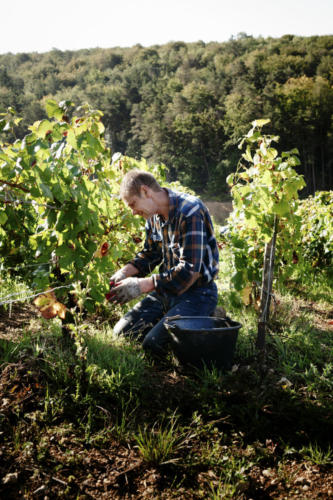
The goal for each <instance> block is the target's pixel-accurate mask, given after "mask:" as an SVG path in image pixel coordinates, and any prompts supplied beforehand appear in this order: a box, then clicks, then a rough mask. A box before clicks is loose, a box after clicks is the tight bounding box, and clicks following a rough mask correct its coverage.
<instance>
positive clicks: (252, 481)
mask: <svg viewBox="0 0 333 500" xmlns="http://www.w3.org/2000/svg"><path fill="white" fill-rule="evenodd" d="M13 313H14V314H13ZM13 313H12V317H11V318H9V317H8V315H6V314H2V316H1V318H0V327H1V338H2V339H4V338H7V339H8V340H11V341H14V342H15V340H17V339H18V338H19V337H20V335H22V332H23V331H24V327H25V325H28V324H29V325H31V322H33V321H34V320H35V312H34V311H33V310H32V308H30V307H27V308H26V309H24V310H22V311H21V314H19V311H16V310H14V311H13ZM150 376H151V384H152V385H151V389H152V393H153V394H154V395H160V398H161V400H160V401H159V398H158V397H157V399H156V401H155V405H157V406H160V405H163V404H165V401H166V400H172V399H173V404H175V405H177V401H176V399H177V398H178V400H179V401H180V400H181V399H183V400H188V401H189V404H191V394H190V393H188V388H186V384H185V383H184V381H185V379H184V377H182V376H181V375H180V374H178V375H177V374H175V373H171V372H168V371H161V372H158V373H153V374H151V375H150ZM44 397H45V381H44V380H43V374H42V373H41V372H40V370H39V367H38V364H36V363H35V362H34V361H33V360H29V359H27V358H25V359H22V360H19V361H18V362H17V363H11V364H7V365H6V366H5V367H2V370H1V372H0V418H3V419H4V420H5V421H6V422H7V423H8V424H11V426H8V428H7V430H6V429H5V431H3V432H0V498H3V499H6V500H7V499H8V500H11V499H12V500H21V499H22V500H23V499H29V500H30V499H39V498H42V499H43V500H50V499H53V498H66V499H67V498H69V499H76V500H77V499H80V500H88V499H96V500H100V499H107V500H108V499H154V500H155V499H161V500H163V499H165V500H169V499H189V500H190V499H191V500H192V499H206V498H208V497H207V496H205V492H206V493H207V484H209V483H210V482H214V481H215V480H217V479H218V478H216V477H215V476H214V474H213V471H211V470H201V471H198V473H195V471H194V472H193V471H192V472H191V474H189V475H188V474H187V473H186V471H184V470H182V469H181V468H180V467H177V466H176V465H175V464H165V465H164V466H160V467H157V468H155V467H151V466H147V465H146V464H145V463H144V461H143V460H142V457H140V454H139V453H138V450H137V449H136V447H135V446H134V447H133V446H130V445H129V444H128V443H127V442H122V441H121V440H118V441H117V440H116V439H114V437H112V435H110V436H109V437H108V438H107V439H105V440H103V442H101V443H96V445H94V444H88V443H87V442H86V441H85V438H84V435H82V431H81V432H80V431H79V429H75V428H74V427H73V426H72V425H71V424H68V425H67V427H66V425H59V424H60V422H55V423H54V425H47V426H45V428H44V429H43V428H41V426H40V423H39V422H38V414H39V413H38V412H39V409H40V408H42V407H43V402H44ZM6 432H13V439H12V440H11V439H10V440H7V439H5V434H6ZM37 436H38V437H37ZM278 446H279V445H278V444H277V443H273V442H268V443H267V442H266V448H265V453H267V454H268V455H270V454H271V456H272V464H273V463H274V460H275V459H274V456H275V453H276V451H277V448H278ZM173 481H177V482H178V483H181V484H182V486H181V487H179V488H178V489H176V490H175V488H174V487H173ZM194 485H195V488H193V486H194ZM199 492H201V493H199ZM2 495H3V496H2ZM214 498H215V497H214ZM216 498H217V497H216ZM221 498H222V497H221ZM228 498H229V497H228ZM233 498H238V499H240V500H250V499H252V500H256V499H258V500H261V499H275V500H282V499H298V500H303V499H304V500H305V499H308V500H312V499H315V498H321V499H327V500H328V499H330V498H333V476H332V473H331V471H329V470H325V469H322V468H320V467H319V466H317V465H313V464H310V463H306V462H303V463H300V462H299V461H298V462H297V461H295V460H293V459H292V458H291V459H290V460H288V461H287V462H286V463H285V464H284V468H283V469H281V470H280V469H278V468H277V467H276V466H275V467H274V466H272V467H269V466H268V467H265V468H263V467H259V466H254V467H252V469H251V471H250V473H249V474H248V479H247V481H246V483H245V484H244V491H243V492H240V493H239V496H237V497H233Z"/></svg>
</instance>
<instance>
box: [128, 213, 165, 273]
mask: <svg viewBox="0 0 333 500" xmlns="http://www.w3.org/2000/svg"><path fill="white" fill-rule="evenodd" d="M145 229H146V239H145V243H144V247H143V249H142V250H140V252H138V253H137V254H136V256H135V257H134V259H132V260H131V261H130V262H129V264H133V266H135V267H136V268H137V269H138V270H139V274H138V275H137V276H138V277H141V278H142V277H144V276H147V275H148V274H150V273H151V272H152V271H153V270H154V268H155V267H156V266H157V265H159V264H160V263H161V261H162V258H163V252H162V240H161V238H159V237H158V236H157V234H156V233H153V231H152V227H151V225H150V224H149V222H147V223H146V227H145Z"/></svg>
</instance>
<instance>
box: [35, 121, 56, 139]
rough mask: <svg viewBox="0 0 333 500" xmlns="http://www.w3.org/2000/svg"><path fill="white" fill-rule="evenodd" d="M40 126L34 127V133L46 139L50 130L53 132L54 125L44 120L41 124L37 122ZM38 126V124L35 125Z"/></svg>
mask: <svg viewBox="0 0 333 500" xmlns="http://www.w3.org/2000/svg"><path fill="white" fill-rule="evenodd" d="M37 123H38V125H37V126H36V127H35V126H34V127H33V131H34V132H35V134H36V136H37V137H40V138H44V137H45V134H46V132H47V131H48V130H52V127H53V125H52V123H51V122H50V121H49V120H42V121H41V122H37ZM34 125H36V124H34Z"/></svg>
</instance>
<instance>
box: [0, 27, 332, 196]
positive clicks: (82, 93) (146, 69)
mask: <svg viewBox="0 0 333 500" xmlns="http://www.w3.org/2000/svg"><path fill="white" fill-rule="evenodd" d="M45 97H48V98H50V97H51V98H54V99H56V100H58V101H61V100H71V101H73V102H74V103H75V104H77V105H79V104H81V103H83V102H86V101H87V102H89V103H90V104H91V105H92V106H94V107H96V108H98V109H100V110H102V111H103V113H104V116H103V122H104V125H105V127H106V139H107V141H108V143H109V145H110V146H111V148H112V150H113V152H117V151H120V152H122V153H126V154H128V155H129V156H132V157H135V158H138V159H139V158H141V157H145V158H146V159H147V160H148V161H150V162H158V163H161V162H162V163H164V164H165V165H167V167H168V168H169V179H170V180H175V179H178V180H180V181H181V182H182V183H183V184H185V185H187V186H189V187H191V188H193V189H195V190H196V191H197V192H199V193H201V194H206V195H209V196H217V197H223V196H225V195H226V193H228V188H227V186H226V177H227V175H228V174H229V173H230V172H232V171H234V170H235V169H236V167H237V163H238V161H239V159H240V151H239V149H238V147H237V144H238V141H239V139H240V138H241V136H242V135H243V134H244V133H246V132H247V131H248V130H249V128H250V126H251V121H252V120H254V119H257V118H270V120H271V123H270V125H269V126H266V127H265V130H264V132H265V133H273V134H276V135H278V136H280V141H279V144H278V149H279V151H281V150H284V151H286V150H289V149H292V148H294V147H297V148H298V149H299V152H300V159H301V166H300V167H299V168H298V171H299V173H302V174H304V176H305V179H306V182H307V188H306V189H305V190H304V194H309V193H313V192H314V191H316V190H322V189H333V160H332V158H333V123H332V116H333V36H313V37H298V36H293V35H285V36H283V37H281V38H276V39H274V38H254V37H252V36H248V35H246V34H244V33H242V34H239V35H238V36H237V37H233V38H231V39H230V40H229V41H228V42H224V43H217V42H211V43H204V42H200V41H199V42H196V43H184V42H170V43H168V44H165V45H156V46H151V47H148V48H145V47H142V46H141V45H135V46H133V47H130V48H120V47H116V48H110V49H100V48H96V49H84V50H78V51H60V50H58V49H53V50H52V51H50V52H47V53H43V54H39V53H20V54H11V53H9V54H4V55H0V111H5V110H6V109H7V107H8V106H12V107H13V108H14V109H15V110H16V111H17V112H18V114H19V115H20V116H22V117H23V120H22V121H21V123H20V125H19V128H18V130H17V134H18V136H19V137H22V136H23V135H24V134H25V133H26V132H27V127H28V126H29V125H31V124H32V123H33V122H34V121H36V120H40V119H42V118H45V117H46V114H45V109H44V105H43V101H44V99H45Z"/></svg>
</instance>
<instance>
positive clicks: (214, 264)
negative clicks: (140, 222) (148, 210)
mask: <svg viewBox="0 0 333 500" xmlns="http://www.w3.org/2000/svg"><path fill="white" fill-rule="evenodd" d="M166 191H167V193H168V196H169V219H168V220H167V221H166V220H164V218H163V217H162V216H161V215H157V214H156V215H153V217H151V218H150V219H148V220H147V221H146V226H145V230H146V240H145V243H144V247H143V249H142V250H141V251H140V252H139V253H138V254H137V255H136V256H135V258H134V259H133V260H131V264H133V265H134V266H135V267H136V268H137V269H138V270H139V276H147V275H148V274H150V273H151V272H152V271H153V269H154V268H155V267H156V266H157V265H160V267H159V273H157V274H153V275H152V277H153V280H154V285H155V289H156V291H157V292H159V293H165V292H167V293H173V294H176V295H180V294H181V293H183V292H185V291H186V290H187V289H188V288H189V287H190V286H192V285H193V284H194V283H195V285H194V286H205V285H207V284H208V283H209V282H210V281H212V280H213V279H214V278H216V276H217V274H218V261H219V252H218V247H217V242H216V239H215V236H214V230H213V224H212V221H211V218H210V215H209V212H208V210H207V208H206V206H205V205H204V204H203V203H202V201H201V200H199V199H198V198H196V197H195V196H192V195H189V194H186V193H178V192H175V191H172V190H171V189H166Z"/></svg>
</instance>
